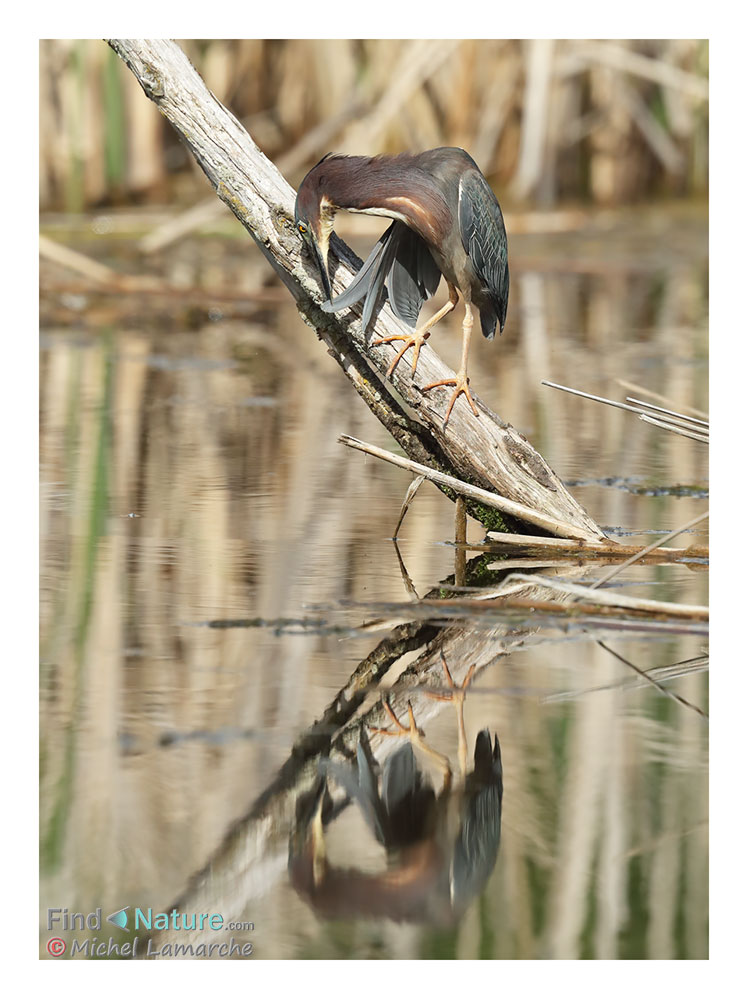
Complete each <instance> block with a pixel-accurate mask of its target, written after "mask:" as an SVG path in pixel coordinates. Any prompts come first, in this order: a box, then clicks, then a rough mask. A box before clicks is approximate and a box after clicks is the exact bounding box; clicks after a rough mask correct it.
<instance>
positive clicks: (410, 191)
mask: <svg viewBox="0 0 748 999" xmlns="http://www.w3.org/2000/svg"><path fill="white" fill-rule="evenodd" d="M319 185H320V186H319V190H320V197H321V198H327V199H328V200H329V201H330V202H331V203H332V205H334V206H335V208H343V209H349V210H351V211H354V212H356V211H358V212H367V211H368V212H372V213H375V214H379V213H381V214H383V215H384V214H387V215H391V217H393V218H401V219H402V220H403V221H405V222H406V223H407V224H408V225H409V226H410V227H411V228H412V229H414V230H415V231H416V232H417V233H418V234H419V235H420V236H421V237H422V238H423V239H425V240H426V241H427V242H429V243H437V242H439V240H440V239H441V238H442V236H443V234H444V233H445V232H446V231H447V229H448V226H449V211H448V208H447V205H446V203H445V201H444V198H443V197H442V195H441V193H440V192H439V190H438V188H437V187H436V185H435V183H434V181H433V180H432V179H431V177H429V175H428V174H427V173H425V172H424V171H423V170H420V169H418V168H417V167H413V166H412V157H409V156H393V157H382V158H379V157H373V158H369V157H366V156H347V157H330V158H329V159H327V160H325V161H324V163H321V164H320V165H319ZM377 210H379V211H377Z"/></svg>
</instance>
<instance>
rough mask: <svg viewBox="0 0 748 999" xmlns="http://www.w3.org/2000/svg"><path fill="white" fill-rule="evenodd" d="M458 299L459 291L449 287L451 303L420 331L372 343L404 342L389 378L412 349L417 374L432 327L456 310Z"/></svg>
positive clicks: (388, 374)
mask: <svg viewBox="0 0 748 999" xmlns="http://www.w3.org/2000/svg"><path fill="white" fill-rule="evenodd" d="M457 298H458V295H457V289H456V288H454V287H453V286H452V285H449V301H448V302H447V303H446V305H443V306H442V307H441V309H439V311H438V312H437V313H435V314H434V315H433V316H432V317H431V319H429V320H428V322H426V323H424V324H423V326H421V327H420V329H417V330H414V331H413V333H411V334H410V335H409V336H407V335H405V334H401V333H398V334H397V335H395V336H383V337H380V338H379V339H378V340H372V341H371V342H372V345H373V346H375V347H377V346H379V344H381V343H393V342H394V341H395V340H402V341H404V346H403V348H402V350H401V351H400V352H399V353H398V355H397V357H396V358H395V360H394V361H393V362H392V364H390V366H389V368H387V378H390V377H391V375H392V372H393V371H394V370H395V368H396V367H397V364H398V362H399V361H400V360H401V359H402V358H403V357H404V356H405V353H406V352H407V351H408V350H409V349H410V348H411V347H414V348H415V349H414V351H413V364H412V368H413V374H415V373H416V366H417V364H418V355H419V353H420V352H421V347H422V346H423V345H424V343H426V341H427V340H428V338H429V337H430V336H431V327H432V326H436V324H437V323H438V322H439V320H440V319H443V318H444V317H445V316H446V315H447V313H449V312H451V311H452V310H453V309H454V307H455V306H456V305H457Z"/></svg>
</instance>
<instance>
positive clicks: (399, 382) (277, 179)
mask: <svg viewBox="0 0 748 999" xmlns="http://www.w3.org/2000/svg"><path fill="white" fill-rule="evenodd" d="M109 44H110V45H111V46H112V48H113V49H114V50H115V52H117V54H118V55H119V56H120V57H121V58H122V59H123V60H124V61H125V62H126V63H127V65H128V66H129V67H130V69H131V70H132V72H133V73H134V74H135V76H136V77H137V79H138V80H139V82H140V84H141V86H142V87H143V90H144V91H145V93H146V94H147V96H148V97H150V98H151V100H153V101H154V102H155V103H156V105H157V106H158V108H159V110H160V111H161V112H162V114H164V116H165V117H166V118H167V119H168V120H169V121H170V122H171V124H172V125H173V126H174V128H175V129H176V130H177V132H178V133H179V135H180V136H181V137H182V139H183V140H184V141H185V143H186V144H187V145H188V147H189V148H190V150H191V151H192V153H193V155H194V156H195V158H196V159H197V161H198V163H199V164H200V166H201V167H202V169H203V171H204V172H205V174H206V176H207V177H208V179H209V180H210V182H211V183H212V184H213V186H214V187H215V189H216V192H217V194H218V196H219V197H220V198H221V199H222V200H223V201H224V202H225V203H226V204H227V205H228V206H229V208H231V210H232V211H233V212H234V214H235V215H236V217H237V218H238V219H239V220H240V221H241V222H242V224H243V225H244V226H245V228H246V229H247V230H248V232H249V233H250V234H251V236H252V237H253V238H254V240H255V241H256V243H257V245H258V246H259V247H260V249H261V250H262V252H263V253H264V254H265V256H266V257H267V259H268V260H269V261H270V263H271V264H272V265H273V267H274V268H275V270H276V271H277V273H278V274H279V276H280V277H281V280H282V281H283V282H284V284H285V285H286V287H287V288H288V289H289V291H290V292H291V294H292V295H293V296H294V298H295V299H296V302H297V305H298V308H299V312H300V313H301V315H302V317H303V318H304V319H305V321H306V322H307V323H308V324H309V325H310V326H312V328H313V329H315V330H316V332H317V333H318V334H319V336H320V337H321V339H322V340H323V341H324V342H325V344H326V345H327V347H328V350H329V351H330V353H331V354H332V355H333V356H334V357H335V359H336V360H337V361H338V363H339V364H340V365H341V367H342V368H343V369H344V371H345V373H346V375H347V376H348V377H349V378H350V379H351V380H352V382H353V383H354V385H355V387H356V389H357V391H358V392H359V394H360V395H361V396H362V397H363V398H364V400H365V401H366V402H367V405H369V407H370V408H371V410H372V411H373V412H374V414H375V415H376V416H377V417H378V418H379V419H380V420H381V422H382V423H384V425H385V426H386V427H387V429H388V430H389V431H390V432H391V433H392V435H393V436H394V437H395V439H396V441H397V442H398V444H400V446H401V447H402V448H403V450H404V451H405V452H406V453H407V454H408V456H409V457H410V458H412V459H413V460H414V461H418V462H421V463H423V464H431V465H432V467H437V468H441V469H442V470H444V471H448V472H451V473H452V474H453V475H456V476H457V477H459V478H462V479H465V480H466V481H468V482H471V483H473V484H474V485H477V486H481V487H483V488H485V489H489V490H492V491H494V492H497V493H499V494H500V495H502V496H505V497H507V498H508V499H510V500H513V501H515V502H517V503H521V504H522V505H524V506H527V507H531V508H532V509H535V510H538V511H539V512H542V513H544V514H546V515H547V516H549V517H550V518H552V519H555V520H557V521H561V522H563V523H564V524H567V525H568V529H567V530H565V531H563V532H561V531H558V530H557V531H556V532H555V533H557V534H563V535H564V536H567V537H574V538H581V539H585V540H589V539H595V538H601V537H603V534H602V531H601V530H600V528H599V527H598V526H597V525H596V524H595V523H594V521H593V520H592V519H591V518H590V517H589V515H588V514H587V513H586V512H585V510H583V509H582V507H581V506H579V504H578V503H577V502H576V501H575V500H574V498H573V497H572V496H571V495H570V494H569V493H568V492H567V490H566V489H565V488H564V486H563V484H562V482H561V481H560V479H559V478H558V476H557V475H556V474H555V473H554V472H553V470H552V469H551V468H550V467H549V466H548V465H547V464H546V462H545V461H544V459H543V458H542V457H541V456H540V455H539V454H538V453H537V452H536V451H535V450H534V449H533V448H532V446H531V445H530V444H529V443H528V442H527V440H526V439H525V438H524V437H523V436H522V434H520V433H519V432H518V431H517V430H515V429H514V428H513V427H511V426H510V425H509V424H507V423H504V422H503V421H502V420H501V419H500V418H499V417H498V416H497V415H496V414H495V413H493V412H492V411H491V410H490V409H489V408H488V407H487V406H486V405H485V404H484V403H482V402H481V401H480V400H479V399H478V398H477V396H474V398H475V400H476V405H477V406H478V409H479V410H480V414H481V415H480V418H479V419H476V418H475V416H474V415H473V414H472V412H471V411H470V409H469V407H468V406H467V405H463V404H462V403H461V402H460V403H458V404H457V406H456V407H455V409H454V410H453V412H452V415H451V417H450V420H449V423H448V425H447V426H446V427H444V426H443V419H444V413H445V411H446V401H447V399H448V398H449V392H450V391H451V389H445V390H437V391H432V392H430V393H424V392H423V386H424V385H426V384H428V383H429V382H435V381H440V380H441V379H444V378H448V377H450V375H451V374H452V372H451V371H450V370H449V369H448V368H447V366H446V365H445V364H444V363H443V362H442V361H441V359H440V358H439V357H438V356H437V354H436V353H435V352H434V351H433V349H432V348H431V347H430V346H429V345H428V344H426V345H424V347H423V348H422V350H421V354H420V359H419V362H418V371H417V372H416V375H415V377H414V376H413V375H412V374H411V367H410V364H408V363H401V364H399V365H398V367H397V368H396V369H395V372H394V375H393V379H392V383H393V385H394V387H395V388H396V389H397V392H398V394H399V395H400V396H401V397H402V399H403V400H404V401H405V402H406V403H407V405H408V407H410V409H411V410H413V411H415V412H416V413H417V414H418V416H419V418H420V420H421V421H422V423H423V424H425V428H424V427H423V426H421V425H420V424H419V423H418V422H417V421H416V420H413V419H412V418H411V417H410V416H409V415H408V414H407V413H406V412H405V411H404V410H403V408H402V407H401V406H400V405H399V404H398V403H397V401H396V400H395V398H394V397H393V396H392V394H391V392H390V389H389V386H388V384H387V382H386V381H385V379H384V372H385V371H386V370H387V367H388V365H389V363H390V362H391V360H392V358H393V356H394V354H393V351H394V350H395V347H394V346H393V345H391V344H386V345H380V346H372V345H371V344H370V342H369V340H370V338H371V337H374V338H376V337H377V336H388V335H391V334H395V333H400V332H402V331H403V328H402V326H401V324H400V323H399V322H398V320H397V319H396V318H395V317H394V315H393V314H392V312H391V311H390V309H389V307H388V306H385V308H383V309H382V311H381V312H380V314H379V317H378V320H377V323H376V333H372V334H371V335H370V337H367V336H365V335H364V333H363V331H362V329H361V322H360V309H359V307H358V306H356V307H354V308H353V309H352V310H350V311H347V312H345V313H344V314H343V315H338V316H334V315H327V314H326V313H324V312H322V311H321V309H320V308H319V304H320V302H321V301H322V296H321V294H320V285H319V281H318V279H317V275H316V273H315V270H314V266H313V264H312V263H311V262H310V261H308V260H306V259H305V258H303V257H302V254H301V239H300V238H299V236H298V234H297V233H296V230H295V226H294V218H293V208H294V200H295V194H294V191H293V189H292V188H291V187H290V186H289V185H288V184H287V183H286V181H285V180H284V178H283V177H282V176H281V174H280V173H279V172H278V170H277V169H276V168H275V166H274V165H273V164H272V163H271V162H270V161H269V160H268V159H267V158H266V157H265V156H264V155H263V153H262V152H261V151H260V150H259V149H258V148H257V146H256V145H255V143H254V142H253V141H252V139H251V137H250V136H249V135H248V133H247V132H246V131H245V129H244V128H243V127H242V126H241V125H240V124H239V122H238V121H237V120H236V118H235V117H234V116H233V115H232V114H231V113H230V112H229V111H227V109H226V108H224V107H223V105H222V104H220V102H219V101H218V100H216V98H215V97H214V96H213V95H212V94H211V93H210V91H209V90H208V89H207V88H206V86H205V84H204V83H203V81H202V79H201V78H200V76H199V75H198V73H197V72H196V71H195V69H194V67H193V66H192V65H191V64H190V62H189V60H188V59H187V57H186V56H185V55H184V53H183V52H182V50H181V49H180V48H179V46H178V45H176V44H175V43H174V42H171V41H166V40H154V39H136V40H133V39H110V40H109ZM336 257H337V261H338V264H337V269H336V270H335V278H334V282H333V284H334V290H335V292H336V293H338V292H340V291H341V290H342V289H343V287H345V286H346V285H347V284H348V283H349V281H350V280H351V278H352V276H353V274H354V273H355V272H356V271H357V269H358V267H359V266H360V261H358V258H357V257H355V255H354V254H352V252H351V251H350V250H349V249H348V248H347V247H346V246H345V244H343V243H342V242H341V241H340V240H333V244H332V252H331V265H332V268H333V269H335V265H336ZM498 349H500V348H498ZM377 376H379V377H378V378H377ZM469 512H471V513H473V512H474V511H473V510H470V511H469ZM479 519H481V520H482V522H483V523H484V524H486V526H490V520H489V518H488V517H479Z"/></svg>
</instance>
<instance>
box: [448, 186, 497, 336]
mask: <svg viewBox="0 0 748 999" xmlns="http://www.w3.org/2000/svg"><path fill="white" fill-rule="evenodd" d="M458 216H459V222H460V237H461V238H462V246H463V249H464V250H465V253H467V255H468V257H470V260H471V263H472V265H473V267H474V268H475V272H476V274H477V275H478V277H479V278H480V279H481V281H482V282H483V284H484V285H485V287H486V290H487V292H488V295H489V297H490V299H491V302H492V304H493V307H494V309H495V310H496V316H497V318H498V320H499V326H500V328H501V329H503V328H504V320H505V319H506V307H507V303H508V301H509V263H508V249H507V239H506V229H505V228H504V217H503V215H502V214H501V208H500V207H499V203H498V201H497V200H496V195H495V194H494V193H493V191H492V190H491V188H490V187H489V186H488V183H487V181H486V179H485V177H484V176H483V174H481V173H480V172H479V171H478V170H470V171H468V172H467V173H465V174H463V176H462V178H461V179H460V196H459V206H458ZM481 325H482V327H483V332H484V335H486V336H489V333H488V332H487V327H490V323H486V322H485V321H484V318H483V316H482V315H481ZM490 335H491V336H492V335H493V331H491V334H490Z"/></svg>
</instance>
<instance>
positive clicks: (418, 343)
mask: <svg viewBox="0 0 748 999" xmlns="http://www.w3.org/2000/svg"><path fill="white" fill-rule="evenodd" d="M430 336H431V331H430V330H426V332H425V333H421V332H420V330H415V332H414V333H412V334H411V335H410V336H405V335H404V334H397V335H396V336H383V337H380V338H379V339H378V340H372V341H371V342H372V345H373V346H374V347H378V346H379V345H380V344H382V343H393V342H394V341H395V340H403V341H404V345H403V348H402V350H401V351H400V352H399V353H398V355H397V357H396V358H395V360H394V361H393V362H392V364H391V365H390V366H389V368H387V378H390V377H391V376H392V372H393V371H394V370H395V368H396V367H397V364H398V361H400V360H401V359H402V358H403V357H404V356H405V354H406V352H407V351H408V350H410V348H411V347H413V348H414V350H413V363H412V368H413V374H415V373H416V366H417V364H418V355H419V353H420V351H421V347H422V346H423V345H424V344H425V343H426V341H427V340H428V338H429V337H430Z"/></svg>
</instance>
